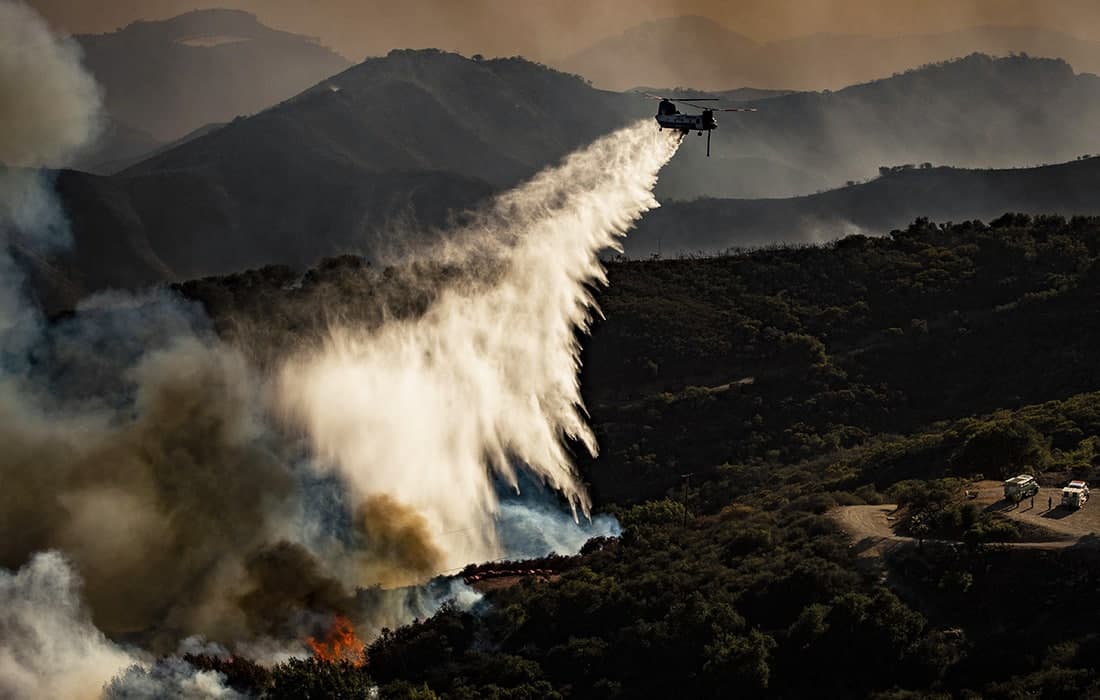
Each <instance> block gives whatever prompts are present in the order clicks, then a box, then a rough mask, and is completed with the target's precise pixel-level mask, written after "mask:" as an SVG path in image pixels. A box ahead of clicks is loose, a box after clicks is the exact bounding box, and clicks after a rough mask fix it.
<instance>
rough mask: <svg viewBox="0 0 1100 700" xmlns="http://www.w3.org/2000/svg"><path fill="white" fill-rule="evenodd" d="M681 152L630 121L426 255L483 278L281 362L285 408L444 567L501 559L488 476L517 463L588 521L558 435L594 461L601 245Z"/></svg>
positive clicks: (634, 214)
mask: <svg viewBox="0 0 1100 700" xmlns="http://www.w3.org/2000/svg"><path fill="white" fill-rule="evenodd" d="M678 143H679V141H678V139H677V137H675V136H671V135H669V134H662V133H658V132H657V130H656V129H653V128H652V125H650V124H648V122H646V123H640V124H638V125H635V126H633V127H630V128H626V129H623V130H621V131H618V132H616V133H613V134H610V135H608V136H606V137H604V138H602V139H600V140H599V141H596V142H595V143H594V144H592V145H591V146H590V147H588V148H586V149H584V150H582V151H579V152H577V153H575V154H574V155H572V156H570V157H569V158H567V159H566V160H565V161H564V162H563V163H562V164H561V165H559V166H557V167H554V168H550V169H548V170H546V171H544V172H542V173H541V174H539V175H538V176H536V177H535V178H534V179H532V180H531V181H530V182H529V183H527V184H526V185H523V186H521V187H519V188H518V189H516V190H514V191H512V192H510V193H508V194H506V195H504V196H502V197H500V198H499V199H498V200H497V201H496V203H495V204H494V205H493V206H492V207H491V208H490V209H489V210H488V211H487V212H485V213H483V214H481V215H480V216H479V217H478V220H477V221H476V222H475V223H474V224H472V225H470V226H469V227H468V228H467V229H466V230H464V231H461V232H459V233H458V234H457V235H454V236H451V237H449V238H448V239H447V242H446V243H443V244H441V245H439V246H438V247H436V248H435V249H433V250H432V251H430V253H429V254H426V255H422V256H421V258H422V259H424V260H431V261H433V262H437V263H443V264H449V265H456V266H459V267H462V268H464V269H469V268H471V267H475V266H476V267H478V268H479V269H482V270H483V271H484V274H483V276H482V277H481V278H480V279H475V280H469V281H467V282H466V283H464V284H459V285H452V286H449V287H446V288H444V289H442V290H440V291H439V293H438V296H437V297H436V299H435V301H434V303H433V305H432V306H431V307H430V308H428V309H427V311H426V312H425V313H424V314H423V315H422V316H420V317H418V318H415V319H413V320H395V321H391V322H389V323H387V324H385V325H383V327H382V328H381V329H377V330H373V331H370V332H368V331H364V330H361V329H358V328H353V327H346V326H338V327H335V328H333V329H332V330H331V333H330V335H329V337H328V339H327V342H326V343H325V344H324V346H323V347H322V348H321V349H320V350H317V351H311V352H309V353H306V354H303V355H300V356H298V357H295V358H293V359H292V360H290V361H289V362H288V363H287V364H286V366H285V367H284V368H283V370H282V373H281V378H280V385H279V390H280V394H279V395H280V401H281V405H282V407H283V409H284V411H285V412H286V415H287V416H288V417H289V418H290V419H291V421H292V422H293V423H294V424H295V425H298V426H300V427H301V428H302V429H303V430H304V432H305V433H306V435H307V436H308V438H309V440H310V442H311V443H312V445H313V447H314V449H315V451H316V452H317V453H318V454H319V455H320V456H321V457H323V458H324V459H326V460H328V461H329V462H331V463H332V464H333V465H335V466H336V468H338V469H339V471H340V473H341V474H342V475H343V476H344V477H345V478H346V479H347V481H348V482H349V484H350V485H351V486H352V488H353V489H355V491H356V492H357V494H358V495H359V496H360V497H361V498H370V497H379V496H382V497H386V498H388V499H392V500H393V501H394V502H396V503H398V504H400V505H403V506H405V507H408V508H410V509H412V510H413V511H414V512H416V513H417V514H419V515H420V516H422V517H423V518H424V519H425V520H426V523H427V526H428V529H429V532H430V533H431V534H432V535H433V536H439V535H443V534H447V535H448V537H447V539H446V545H447V550H448V551H447V558H448V560H450V561H458V562H468V561H477V560H486V559H492V558H495V557H497V556H499V555H500V554H501V548H500V543H499V538H498V536H497V532H496V528H495V527H494V518H495V516H496V515H497V511H498V502H497V497H496V494H495V491H494V487H493V474H494V473H495V474H496V475H497V476H498V477H500V478H503V479H504V480H506V481H507V482H509V483H511V484H513V485H514V486H515V485H517V480H516V474H515V472H514V469H513V467H512V463H513V458H514V459H516V460H519V461H520V462H522V463H523V464H526V465H527V467H528V468H529V469H530V470H531V472H532V473H533V475H534V476H535V477H536V478H537V479H539V480H542V481H545V482H546V483H548V484H549V485H550V486H551V487H552V488H554V489H556V490H558V491H560V492H561V493H562V494H564V496H565V497H566V498H567V499H568V500H569V502H570V503H571V504H572V506H573V507H574V509H577V508H579V509H580V510H582V511H584V512H585V513H587V511H588V508H589V500H588V497H587V495H586V493H585V489H584V487H583V485H582V484H581V483H580V481H579V479H578V477H577V474H576V472H575V470H574V468H573V466H572V464H571V462H570V459H569V455H568V453H567V450H566V447H565V440H564V439H565V438H566V437H569V438H574V439H577V440H579V441H580V442H581V443H582V444H584V445H585V446H586V447H587V448H588V450H590V451H591V452H592V453H593V454H595V452H596V443H595V439H594V436H593V434H592V432H591V430H590V429H589V427H588V425H587V424H586V421H585V413H584V407H583V405H582V401H581V395H580V389H579V383H578V377H577V370H578V368H579V356H578V354H579V346H578V340H577V335H576V334H577V333H578V332H583V331H585V330H587V328H588V324H589V322H590V320H591V314H592V313H593V310H594V309H593V299H592V296H591V292H590V289H591V287H592V285H595V284H602V283H605V282H606V277H605V271H604V268H603V266H602V264H601V262H600V259H599V257H598V254H599V252H600V251H601V250H604V249H607V248H616V247H618V245H619V239H620V237H622V236H623V235H625V233H626V231H627V230H628V229H629V228H630V227H631V225H632V224H633V223H634V222H635V221H636V220H637V219H638V217H640V216H641V215H642V214H643V213H644V212H646V211H647V210H649V209H651V208H653V207H655V206H657V201H656V200H655V199H654V197H653V193H652V191H653V186H654V184H655V183H656V179H657V173H658V171H659V170H660V169H661V167H662V166H663V165H664V164H665V163H666V162H667V161H668V159H669V158H671V156H672V155H673V153H674V152H675V150H676V147H677V145H678ZM487 465H488V468H487ZM368 546H369V543H368ZM363 583H370V581H363Z"/></svg>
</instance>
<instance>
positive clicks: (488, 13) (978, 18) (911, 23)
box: [29, 0, 1100, 60]
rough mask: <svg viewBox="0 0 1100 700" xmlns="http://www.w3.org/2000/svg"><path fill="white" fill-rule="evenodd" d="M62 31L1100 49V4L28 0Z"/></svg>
mask: <svg viewBox="0 0 1100 700" xmlns="http://www.w3.org/2000/svg"><path fill="white" fill-rule="evenodd" d="M29 1H30V4H31V5H32V6H34V7H35V8H37V9H38V10H39V11H40V12H42V13H43V14H44V15H46V17H47V18H48V19H49V20H50V21H51V22H52V23H53V24H54V25H55V26H56V27H58V28H60V29H63V30H66V31H70V32H73V33H84V32H104V31H111V30H113V29H116V28H118V27H121V26H124V25H126V24H128V23H129V22H131V21H133V20H135V19H160V18H165V17H170V16H172V15H175V14H179V13H180V12H184V11H186V10H190V9H195V8H197V7H234V8H240V9H246V10H249V11H252V12H254V13H256V14H257V15H259V17H260V18H261V19H262V20H263V21H264V22H265V23H267V24H269V25H271V26H274V27H276V28H279V29H285V30H288V31H294V32H298V33H303V34H309V35H312V36H317V37H320V38H321V39H322V41H323V42H324V43H325V44H326V45H328V46H331V47H332V48H335V49H336V50H338V51H340V52H341V53H343V54H344V55H345V56H347V57H348V58H350V59H352V60H359V59H361V58H363V57H364V56H365V55H368V54H377V53H382V52H384V51H386V50H388V49H390V48H394V47H408V48H420V47H426V46H432V47H437V48H442V49H448V50H457V51H461V52H463V53H467V54H470V53H477V52H480V53H484V54H486V55H511V54H517V53H521V54H524V55H526V56H530V57H532V58H542V59H552V58H556V57H561V56H564V55H567V54H570V53H572V52H574V51H576V50H579V49H581V48H585V47H586V46H587V45H588V44H590V43H592V42H593V41H595V40H597V39H599V38H601V37H603V36H607V35H609V34H617V33H619V32H621V31H622V30H623V29H625V28H627V27H629V26H631V25H634V24H637V23H639V22H641V21H644V20H648V19H655V18H659V17H668V16H674V15H682V14H698V15H703V16H707V17H711V18H714V19H716V20H719V21H721V22H723V23H724V24H726V25H727V26H729V27H730V28H732V29H734V30H736V31H740V32H742V33H743V34H746V35H748V36H750V37H753V38H755V39H758V40H767V39H774V38H784V37H790V36H796V35H803V34H812V33H815V32H833V33H867V34H879V35H883V34H885V35H890V34H903V33H904V34H910V33H928V32H939V31H945V30H952V29H960V28H964V27H970V26H974V25H978V24H1011V25H1030V26H1042V27H1047V28H1050V29H1058V30H1062V31H1065V32H1069V33H1071V34H1074V35H1076V36H1078V37H1080V38H1086V39H1100V0H726V1H722V0H466V1H465V2H464V1H462V0H400V1H399V2H393V0H29Z"/></svg>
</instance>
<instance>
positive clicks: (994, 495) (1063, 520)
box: [972, 481, 1100, 539]
mask: <svg viewBox="0 0 1100 700" xmlns="http://www.w3.org/2000/svg"><path fill="white" fill-rule="evenodd" d="M975 487H976V489H977V491H978V497H977V498H976V499H975V500H974V504H975V505H977V506H978V507H980V508H982V509H983V510H985V511H986V512H989V513H1000V514H1001V515H1003V516H1005V517H1008V518H1011V519H1012V520H1018V521H1020V522H1023V523H1027V524H1028V525H1032V526H1035V527H1041V528H1044V529H1046V530H1049V531H1051V533H1053V534H1056V535H1062V536H1066V537H1071V538H1073V539H1079V538H1081V537H1085V536H1086V535H1094V534H1097V533H1100V499H1098V500H1096V501H1094V502H1090V503H1086V504H1085V507H1084V508H1081V509H1080V510H1074V509H1072V508H1065V507H1062V506H1061V505H1059V503H1060V502H1061V500H1062V489H1061V488H1060V487H1056V488H1041V489H1039V493H1038V495H1036V496H1035V505H1034V507H1032V505H1031V503H1032V500H1031V499H1030V498H1025V499H1024V500H1023V501H1020V503H1018V504H1016V503H1009V502H1008V501H1005V500H1004V487H1003V486H1002V484H1001V482H999V481H980V482H978V483H977V484H975V485H974V487H972V488H975ZM1098 495H1100V494H1098ZM1048 503H1049V504H1051V505H1052V506H1053V507H1052V508H1051V509H1050V510H1048V509H1047V504H1048Z"/></svg>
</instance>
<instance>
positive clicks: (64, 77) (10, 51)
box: [0, 0, 101, 342]
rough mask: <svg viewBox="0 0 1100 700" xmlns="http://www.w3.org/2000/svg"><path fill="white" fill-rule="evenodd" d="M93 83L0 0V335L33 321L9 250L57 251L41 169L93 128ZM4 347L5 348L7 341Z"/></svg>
mask: <svg viewBox="0 0 1100 700" xmlns="http://www.w3.org/2000/svg"><path fill="white" fill-rule="evenodd" d="M100 110H101V100H100V93H99V87H98V86H97V85H96V82H95V80H94V79H93V78H92V77H91V76H90V75H89V74H88V73H87V72H86V71H85V70H84V69H83V67H82V66H81V56H80V50H79V48H78V47H77V45H76V44H75V43H74V42H72V41H71V40H68V39H64V38H61V37H58V36H55V35H54V34H52V33H51V32H50V30H49V27H48V26H47V25H46V22H45V20H43V19H42V18H41V17H40V16H38V15H37V14H36V13H35V12H34V11H33V10H31V9H30V8H28V7H27V6H26V5H25V4H23V3H22V2H13V0H0V333H3V332H4V331H6V330H8V329H10V328H12V327H13V326H15V325H16V324H20V323H28V322H29V321H32V320H33V318H34V314H33V313H31V312H30V311H29V310H28V308H27V306H26V305H25V304H23V303H22V302H21V300H20V293H19V292H20V289H19V287H20V284H21V280H22V275H21V274H20V273H19V271H18V269H17V268H16V266H15V265H14V263H13V261H12V260H11V257H10V253H9V250H8V247H9V245H11V243H12V242H13V240H15V238H16V237H18V239H19V240H21V241H22V242H23V243H24V244H27V245H29V246H31V247H32V248H34V249H36V250H40V251H42V250H49V249H51V248H55V247H57V246H60V245H65V244H67V243H68V242H69V240H68V227H67V226H66V223H65V217H64V215H63V213H62V211H61V208H60V207H59V206H58V204H57V201H56V197H55V196H54V193H53V189H52V187H51V185H50V182H49V179H48V176H47V175H46V174H44V173H43V172H41V170H40V169H41V168H45V167H57V166H61V165H65V164H66V163H67V161H68V160H69V159H70V158H72V157H73V156H75V155H76V154H77V153H78V152H79V150H80V149H81V148H82V147H84V146H86V145H88V144H89V143H90V142H91V140H92V139H93V138H94V137H95V136H96V135H97V133H98V132H99V129H100V126H101V119H100V113H101V112H100ZM9 342H11V341H10V340H9Z"/></svg>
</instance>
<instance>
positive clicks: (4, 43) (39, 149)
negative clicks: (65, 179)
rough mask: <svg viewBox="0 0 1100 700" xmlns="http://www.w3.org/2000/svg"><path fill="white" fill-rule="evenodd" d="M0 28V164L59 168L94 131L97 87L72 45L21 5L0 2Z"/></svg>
mask: <svg viewBox="0 0 1100 700" xmlns="http://www.w3.org/2000/svg"><path fill="white" fill-rule="evenodd" d="M0 28H2V29H0V94H2V95H3V96H4V99H3V100H2V101H0V124H3V125H4V128H3V130H2V131H0V162H3V163H4V164H5V165H8V166H14V167H20V168H41V167H49V166H54V167H55V166H58V165H63V164H64V161H65V159H66V158H68V157H69V156H71V155H72V154H73V153H74V152H76V151H77V150H79V149H80V148H81V147H83V146H84V145H86V144H87V143H88V142H89V141H91V140H92V138H93V137H94V136H95V135H96V133H97V131H98V129H99V126H100V121H99V114H100V94H99V87H98V86H97V85H96V82H95V80H94V79H93V78H92V77H91V76H90V75H89V74H88V73H87V72H85V71H84V69H83V68H82V67H81V55H80V49H79V47H78V46H77V45H76V43H75V42H73V41H71V40H69V39H64V38H61V37H58V36H56V35H54V34H53V33H52V32H50V29H49V27H48V26H47V25H46V22H45V20H43V19H42V18H41V17H40V16H38V15H37V14H36V13H35V12H34V11H33V10H31V9H30V8H29V7H27V6H26V5H24V4H23V3H22V2H13V1H12V0H0Z"/></svg>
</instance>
